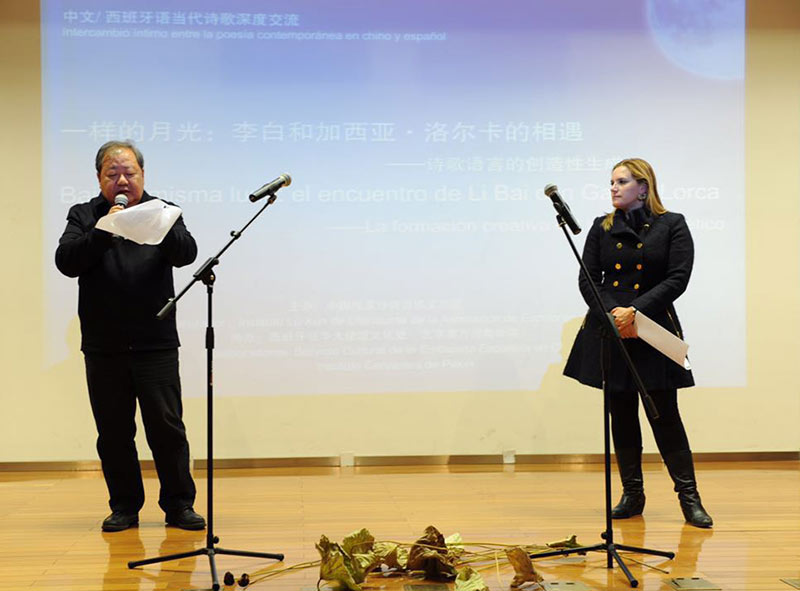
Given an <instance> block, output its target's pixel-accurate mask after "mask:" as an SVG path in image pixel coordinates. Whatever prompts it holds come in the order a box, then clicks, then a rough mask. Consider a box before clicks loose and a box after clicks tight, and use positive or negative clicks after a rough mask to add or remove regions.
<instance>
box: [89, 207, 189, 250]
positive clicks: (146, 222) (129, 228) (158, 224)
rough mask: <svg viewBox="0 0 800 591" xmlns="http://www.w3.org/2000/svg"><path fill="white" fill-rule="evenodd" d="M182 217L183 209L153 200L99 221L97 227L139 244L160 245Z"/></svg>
mask: <svg viewBox="0 0 800 591" xmlns="http://www.w3.org/2000/svg"><path fill="white" fill-rule="evenodd" d="M179 217H181V208H180V207H176V206H174V205H169V204H167V203H164V202H163V201H161V199H151V200H150V201H145V202H144V203H140V204H138V205H134V206H133V207H130V208H128V209H123V210H122V211H118V212H117V213H113V214H110V215H105V216H103V217H101V218H100V219H99V220H97V224H96V225H95V227H97V228H99V229H101V230H105V231H106V232H111V233H112V234H116V235H117V236H122V237H123V238H127V239H128V240H133V241H134V242H136V243H137V244H160V243H161V241H162V240H164V236H166V235H167V232H169V230H170V228H172V226H173V225H174V224H175V222H176V221H177V219H178V218H179Z"/></svg>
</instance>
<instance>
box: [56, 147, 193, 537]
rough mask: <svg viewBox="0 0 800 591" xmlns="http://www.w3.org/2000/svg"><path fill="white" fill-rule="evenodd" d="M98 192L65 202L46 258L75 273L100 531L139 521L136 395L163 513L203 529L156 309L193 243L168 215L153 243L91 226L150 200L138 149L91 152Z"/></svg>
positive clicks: (174, 343)
mask: <svg viewBox="0 0 800 591" xmlns="http://www.w3.org/2000/svg"><path fill="white" fill-rule="evenodd" d="M95 167H96V169H97V179H98V181H99V183H100V194H99V195H98V196H97V197H95V198H93V199H91V200H90V201H88V202H86V203H80V204H78V205H74V206H73V207H72V208H70V210H69V214H68V216H67V227H66V229H65V230H64V234H63V235H62V236H61V239H60V240H59V242H58V249H57V250H56V266H57V267H58V269H59V270H60V271H61V272H62V273H64V274H65V275H67V276H68V277H78V286H79V295H78V316H79V318H80V322H81V350H82V351H83V354H84V359H85V362H86V380H87V384H88V389H89V400H90V402H91V406H92V413H93V415H94V419H95V424H96V425H97V433H98V437H97V451H98V454H99V455H100V460H101V463H102V466H103V475H104V476H105V480H106V485H107V486H108V492H109V506H110V507H111V511H112V513H111V515H109V516H108V517H107V518H106V519H105V520H104V521H103V530H104V531H121V530H124V529H127V528H129V527H132V526H135V525H137V524H138V523H139V509H141V508H142V505H143V504H144V487H143V485H142V474H141V469H140V466H139V458H138V455H137V453H136V444H135V442H134V435H135V433H136V423H135V416H136V401H137V400H138V402H139V408H140V409H141V412H142V422H143V424H144V427H145V433H146V435H147V442H148V444H149V446H150V449H151V450H152V452H153V459H154V460H155V465H156V470H157V472H158V478H159V481H160V483H161V491H160V495H159V501H158V503H159V505H160V506H161V508H162V509H163V510H164V512H165V513H166V522H167V523H168V524H170V525H174V526H177V527H180V528H183V529H194V530H197V529H203V528H204V527H205V520H204V519H203V517H202V516H200V515H198V514H197V513H195V512H194V509H193V505H194V499H195V485H194V481H193V480H192V476H191V473H190V472H189V443H188V441H187V440H186V429H185V427H184V425H183V420H182V414H183V407H182V403H181V384H180V377H179V375H178V347H179V345H180V343H179V341H178V331H177V329H176V325H175V315H174V313H173V314H171V315H170V316H169V317H167V318H165V319H164V320H158V319H157V318H156V314H157V312H158V311H159V310H160V309H161V308H162V306H163V305H164V304H165V303H166V302H167V300H168V299H169V298H171V297H173V296H174V295H175V290H174V286H173V280H172V268H173V267H181V266H184V265H188V264H189V263H191V262H193V261H194V259H195V257H196V256H197V245H196V244H195V241H194V238H192V235H191V234H190V233H189V231H188V230H187V229H186V226H185V225H184V223H183V219H182V218H178V220H177V221H176V222H175V225H174V226H173V227H172V228H171V229H170V231H169V233H168V234H167V235H166V237H165V238H164V240H163V241H162V242H161V243H160V244H158V245H157V246H149V245H140V244H136V243H135V242H132V241H129V240H124V239H121V238H120V237H117V236H113V235H112V234H109V233H108V232H105V231H104V230H99V229H97V228H96V227H95V224H96V223H97V220H98V219H100V218H101V217H103V216H105V215H107V214H112V215H113V214H116V213H117V212H119V211H121V210H122V209H124V206H122V205H114V200H115V197H117V196H119V195H124V196H125V197H126V198H127V207H132V206H135V205H136V204H138V203H140V202H144V201H149V200H151V199H154V197H151V196H150V195H148V194H147V193H146V192H145V191H144V158H143V157H142V154H141V152H140V151H139V150H138V148H136V146H134V145H133V144H132V143H131V142H108V143H106V144H104V145H103V146H101V147H100V149H99V150H98V152H97V157H96V159H95Z"/></svg>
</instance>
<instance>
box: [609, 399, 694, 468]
mask: <svg viewBox="0 0 800 591" xmlns="http://www.w3.org/2000/svg"><path fill="white" fill-rule="evenodd" d="M648 394H650V396H651V397H652V399H653V402H654V403H655V405H656V409H658V414H659V415H660V417H659V418H658V419H656V420H653V419H652V418H650V415H647V420H648V421H649V422H650V427H651V428H652V429H653V437H655V440H656V445H658V451H659V452H661V455H662V457H663V456H664V454H668V453H670V452H674V451H685V450H688V449H689V439H688V438H687V437H686V429H685V428H684V426H683V421H682V420H681V414H680V412H679V411H678V391H677V390H675V389H672V390H649V391H648ZM609 410H610V411H611V435H612V437H613V439H614V449H640V448H641V447H642V428H641V425H640V424H639V393H638V392H635V391H634V392H609Z"/></svg>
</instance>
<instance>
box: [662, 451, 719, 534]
mask: <svg viewBox="0 0 800 591" xmlns="http://www.w3.org/2000/svg"><path fill="white" fill-rule="evenodd" d="M663 458H664V463H665V464H666V465H667V470H668V471H669V475H670V476H671V477H672V481H673V482H674V483H675V492H676V493H678V500H679V501H680V503H681V510H682V511H683V517H684V518H685V519H686V522H687V523H688V524H690V525H693V526H695V527H704V528H705V527H711V526H712V525H714V520H713V519H711V516H710V515H709V514H708V512H707V511H706V510H705V508H704V507H703V503H702V502H700V493H698V492H697V481H696V480H695V476H694V461H693V460H692V452H691V451H689V450H683V451H674V452H671V453H668V454H665V455H664V456H663Z"/></svg>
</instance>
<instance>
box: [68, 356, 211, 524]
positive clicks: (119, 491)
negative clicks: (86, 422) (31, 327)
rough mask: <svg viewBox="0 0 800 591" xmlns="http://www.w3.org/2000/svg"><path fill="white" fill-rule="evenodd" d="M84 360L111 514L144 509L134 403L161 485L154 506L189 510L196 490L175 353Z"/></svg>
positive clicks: (95, 357) (168, 511)
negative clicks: (138, 409)
mask: <svg viewBox="0 0 800 591" xmlns="http://www.w3.org/2000/svg"><path fill="white" fill-rule="evenodd" d="M84 359H85V362H86V381H87V383H88V386H89V401H90V402H91V405H92V413H93V414H94V421H95V424H96V426H97V453H98V454H99V455H100V461H101V463H102V466H103V476H105V480H106V486H108V494H109V502H108V504H109V506H110V507H111V510H112V511H122V512H125V513H137V512H138V511H139V509H141V508H142V505H144V486H143V484H142V472H141V468H140V466H139V456H138V454H137V452H136V444H135V442H134V436H135V434H136V422H135V417H136V401H137V400H138V401H139V408H140V409H141V412H142V423H143V424H144V429H145V435H146V436H147V443H148V445H149V446H150V449H151V451H152V452H153V459H154V461H155V465H156V471H157V472H158V479H159V481H160V483H161V491H160V494H159V499H158V504H159V506H160V507H161V508H162V509H163V510H164V511H165V512H167V513H171V512H174V511H177V510H179V509H182V508H184V507H191V506H192V505H193V504H194V499H195V492H196V490H195V485H194V480H192V475H191V473H190V472H189V442H188V441H187V440H186V428H185V427H184V425H183V419H182V416H183V404H182V403H181V382H180V377H179V374H178V350H177V349H169V350H165V351H140V352H133V353H121V354H112V355H102V354H93V353H92V354H84Z"/></svg>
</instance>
